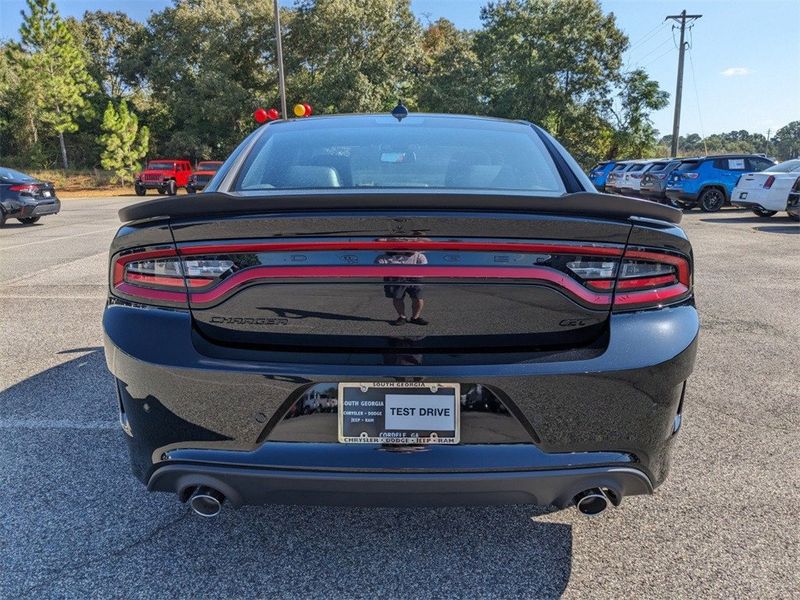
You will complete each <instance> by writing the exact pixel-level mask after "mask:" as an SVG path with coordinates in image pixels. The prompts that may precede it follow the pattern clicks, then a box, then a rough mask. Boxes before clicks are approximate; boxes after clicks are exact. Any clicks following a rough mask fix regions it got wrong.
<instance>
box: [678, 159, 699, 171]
mask: <svg viewBox="0 0 800 600" xmlns="http://www.w3.org/2000/svg"><path fill="white" fill-rule="evenodd" d="M699 165H700V161H697V160H687V161H684V162H682V163H681V164H679V165H678V168H677V169H675V170H676V171H694V170H695V169H696V168H697V167H698V166H699Z"/></svg>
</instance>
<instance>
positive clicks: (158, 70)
mask: <svg viewBox="0 0 800 600" xmlns="http://www.w3.org/2000/svg"><path fill="white" fill-rule="evenodd" d="M134 37H135V38H136V39H137V42H136V44H135V45H137V46H138V47H139V52H138V54H136V55H135V56H132V57H131V58H130V60H128V61H127V64H126V65H125V67H124V69H123V75H124V76H125V78H126V79H127V80H135V81H138V82H139V83H138V85H141V86H142V87H144V88H147V89H148V90H150V97H149V99H148V106H147V112H146V120H147V122H148V124H149V125H150V129H151V131H152V132H153V134H154V135H155V136H158V138H159V139H158V148H159V151H161V152H166V153H170V154H177V155H185V156H189V157H192V158H217V157H221V156H222V155H224V154H225V153H227V152H229V151H230V150H231V149H232V148H233V147H234V146H235V145H236V144H237V143H238V142H239V141H241V138H242V136H243V135H244V134H245V133H247V132H249V131H250V130H251V129H252V127H253V119H252V116H251V115H252V112H253V110H255V109H256V108H257V107H258V106H261V105H267V106H271V105H274V102H275V101H276V100H277V75H276V69H275V60H274V54H273V50H272V49H273V48H274V41H275V35H274V17H273V14H272V3H271V2H252V1H251V0H186V1H183V2H179V3H176V4H175V6H172V7H168V8H166V9H164V10H163V11H161V12H158V13H153V14H152V16H151V17H150V19H149V21H148V24H147V29H146V31H145V33H144V35H143V36H142V38H141V39H138V38H139V36H138V34H135V36H134ZM144 116H145V115H143V117H144Z"/></svg>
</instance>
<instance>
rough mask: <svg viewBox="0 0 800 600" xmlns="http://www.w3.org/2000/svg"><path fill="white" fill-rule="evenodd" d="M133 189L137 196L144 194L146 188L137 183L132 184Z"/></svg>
mask: <svg viewBox="0 0 800 600" xmlns="http://www.w3.org/2000/svg"><path fill="white" fill-rule="evenodd" d="M133 189H135V190H136V195H137V196H144V195H145V194H146V193H147V188H146V187H144V186H143V185H141V184H139V183H137V184H136V185H134V186H133Z"/></svg>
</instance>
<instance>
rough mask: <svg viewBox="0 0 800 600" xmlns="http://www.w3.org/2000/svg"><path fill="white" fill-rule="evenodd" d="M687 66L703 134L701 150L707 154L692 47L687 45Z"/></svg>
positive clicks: (701, 133)
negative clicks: (690, 74)
mask: <svg viewBox="0 0 800 600" xmlns="http://www.w3.org/2000/svg"><path fill="white" fill-rule="evenodd" d="M689 67H690V68H691V71H692V86H693V87H694V99H695V101H696V102H697V119H698V121H700V135H701V136H703V150H705V154H706V156H708V146H706V131H705V128H704V127H703V113H701V112H700V94H698V93H697V78H696V77H695V76H694V61H693V60H692V47H691V45H690V46H689Z"/></svg>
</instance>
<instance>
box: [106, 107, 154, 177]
mask: <svg viewBox="0 0 800 600" xmlns="http://www.w3.org/2000/svg"><path fill="white" fill-rule="evenodd" d="M102 131H103V133H102V135H100V137H99V139H98V142H99V143H100V145H101V146H102V147H103V151H102V153H101V154H100V165H101V166H102V167H103V169H105V170H106V171H112V172H113V173H114V175H115V176H116V177H117V179H119V180H120V181H121V182H122V183H123V184H124V183H125V180H126V179H127V178H128V177H132V176H133V174H134V173H135V172H136V171H138V170H139V167H140V163H139V161H140V160H141V159H143V158H144V157H145V156H146V155H147V146H148V144H149V142H150V131H149V130H148V129H147V127H146V126H143V127H139V119H138V117H137V116H136V114H135V113H133V112H130V111H129V110H128V103H127V102H126V101H125V100H122V101H121V102H120V104H119V109H116V110H115V109H114V105H113V104H112V103H111V102H109V103H108V106H107V107H106V110H105V113H104V114H103V125H102Z"/></svg>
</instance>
